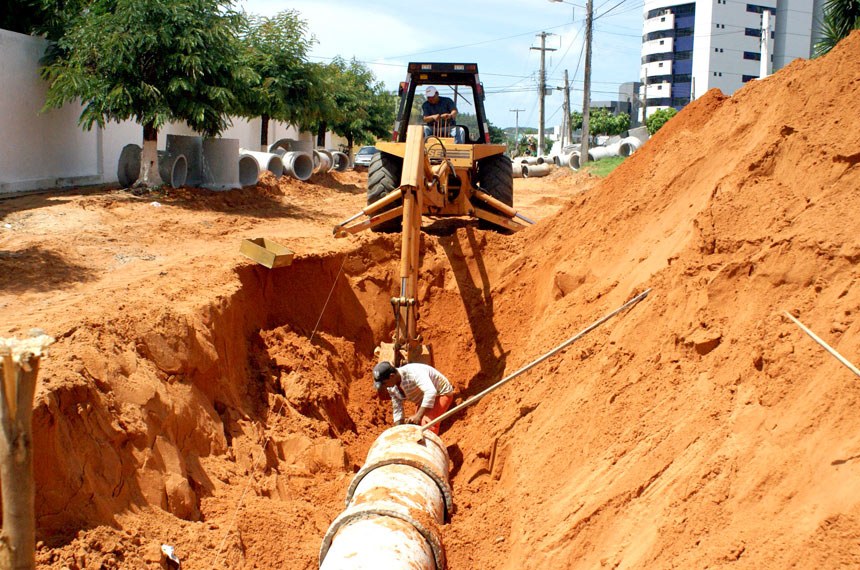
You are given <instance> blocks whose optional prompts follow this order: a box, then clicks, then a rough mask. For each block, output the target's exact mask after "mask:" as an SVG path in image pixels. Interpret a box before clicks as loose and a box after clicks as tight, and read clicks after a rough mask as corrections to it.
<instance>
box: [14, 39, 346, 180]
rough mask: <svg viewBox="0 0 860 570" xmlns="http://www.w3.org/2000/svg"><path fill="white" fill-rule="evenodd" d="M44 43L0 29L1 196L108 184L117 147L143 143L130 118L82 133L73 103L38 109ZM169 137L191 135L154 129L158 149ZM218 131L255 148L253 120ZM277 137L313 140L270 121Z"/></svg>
mask: <svg viewBox="0 0 860 570" xmlns="http://www.w3.org/2000/svg"><path fill="white" fill-rule="evenodd" d="M46 45H47V42H46V41H45V40H43V39H40V38H34V37H32V36H27V35H23V34H18V33H15V32H10V31H7V30H0V133H2V136H0V195H3V194H10V193H17V192H23V191H28V190H38V189H43V188H64V187H71V186H80V185H85V184H101V183H114V182H116V181H117V162H118V161H119V155H120V152H121V151H122V148H123V147H124V146H125V145H127V144H129V143H134V144H137V145H141V144H142V142H143V128H142V127H141V126H140V125H138V124H136V123H134V122H132V121H125V122H122V123H108V124H107V125H106V126H105V128H104V129H99V128H98V127H93V130H92V131H89V132H86V131H84V130H83V129H82V128H81V127H79V126H78V123H77V122H78V117H79V116H80V113H81V109H82V107H81V106H80V105H67V106H65V107H63V108H62V109H55V110H51V111H48V112H46V113H40V110H41V108H42V106H43V105H44V103H45V94H46V92H47V83H45V82H44V81H43V80H42V79H41V78H40V77H39V59H40V58H41V57H42V54H43V53H44V51H45V47H46ZM168 134H183V135H193V134H196V133H194V132H193V131H192V130H191V129H190V128H188V126H187V125H184V124H175V123H174V124H169V125H166V126H165V127H164V128H163V129H162V130H161V131H160V132H159V133H158V147H159V148H160V149H164V146H165V142H166V140H167V136H166V135H168ZM221 136H222V137H224V138H237V139H239V146H241V147H243V148H248V149H251V150H259V148H260V119H252V120H247V119H242V118H233V120H232V124H231V125H230V127H228V128H227V129H226V130H225V131H224V133H222V135H221ZM281 138H293V139H300V140H313V141H316V137H315V136H314V135H312V134H311V133H301V134H300V133H299V132H298V131H297V129H296V128H295V127H292V126H289V125H286V124H284V123H276V122H274V121H270V122H269V143H270V144H271V143H273V142H275V141H277V140H278V139H281ZM338 144H346V141H345V140H343V139H340V138H339V137H334V138H333V137H332V134H331V133H327V134H326V148H331V147H337V146H338Z"/></svg>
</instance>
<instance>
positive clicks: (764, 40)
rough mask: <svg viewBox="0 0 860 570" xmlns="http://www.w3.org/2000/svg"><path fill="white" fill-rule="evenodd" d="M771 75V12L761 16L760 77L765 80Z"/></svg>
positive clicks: (763, 13) (768, 11)
mask: <svg viewBox="0 0 860 570" xmlns="http://www.w3.org/2000/svg"><path fill="white" fill-rule="evenodd" d="M768 75H770V10H765V11H764V12H762V14H761V64H760V65H759V71H758V76H759V78H761V79H764V78H765V77H767V76H768Z"/></svg>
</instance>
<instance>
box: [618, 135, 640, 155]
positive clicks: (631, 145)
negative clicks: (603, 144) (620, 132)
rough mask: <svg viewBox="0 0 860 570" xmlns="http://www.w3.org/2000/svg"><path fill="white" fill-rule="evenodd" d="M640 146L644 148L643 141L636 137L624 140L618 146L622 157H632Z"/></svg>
mask: <svg viewBox="0 0 860 570" xmlns="http://www.w3.org/2000/svg"><path fill="white" fill-rule="evenodd" d="M640 146H642V141H641V140H639V139H638V138H636V137H627V138H623V139H621V143H620V144H619V146H618V154H619V155H620V156H630V155H631V154H633V153H634V152H636V150H637V149H638V148H639V147H640Z"/></svg>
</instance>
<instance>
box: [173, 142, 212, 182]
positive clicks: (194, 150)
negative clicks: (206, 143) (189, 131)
mask: <svg viewBox="0 0 860 570" xmlns="http://www.w3.org/2000/svg"><path fill="white" fill-rule="evenodd" d="M165 149H166V150H167V153H168V154H170V155H173V156H179V155H180V154H181V155H183V156H184V157H185V161H186V163H187V164H188V175H187V176H186V177H185V184H186V185H187V186H200V185H201V184H203V137H198V136H189V135H167V144H166V145H165Z"/></svg>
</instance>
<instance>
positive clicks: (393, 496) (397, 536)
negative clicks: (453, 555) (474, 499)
mask: <svg viewBox="0 0 860 570" xmlns="http://www.w3.org/2000/svg"><path fill="white" fill-rule="evenodd" d="M453 510H454V505H453V500H452V495H451V484H450V481H449V477H448V451H447V450H446V449H445V446H444V444H443V443H442V440H441V439H439V436H437V435H436V434H434V433H432V432H429V431H425V432H423V433H422V430H421V428H420V427H418V426H414V425H400V426H395V427H393V428H390V429H388V430H386V431H384V432H383V433H382V434H381V435H380V436H379V438H377V440H376V441H375V442H374V443H373V445H372V446H371V447H370V451H368V453H367V460H366V461H365V463H364V466H363V467H362V468H361V470H360V471H359V472H358V473H357V474H356V475H355V477H354V478H353V480H352V483H351V484H350V486H349V489H348V491H347V498H346V509H345V510H344V511H343V512H342V513H341V514H340V515H339V516H338V517H337V518H336V519H335V520H334V522H333V523H332V524H331V526H330V527H329V529H328V532H326V534H325V537H324V538H323V543H322V547H321V548H320V570H353V569H355V570H358V569H360V568H385V569H386V570H401V569H402V570H445V568H446V566H447V562H446V559H445V548H444V546H443V544H442V537H441V530H440V528H441V525H443V524H444V522H445V520H446V519H447V517H448V516H449V515H450V513H451V512H453Z"/></svg>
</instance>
